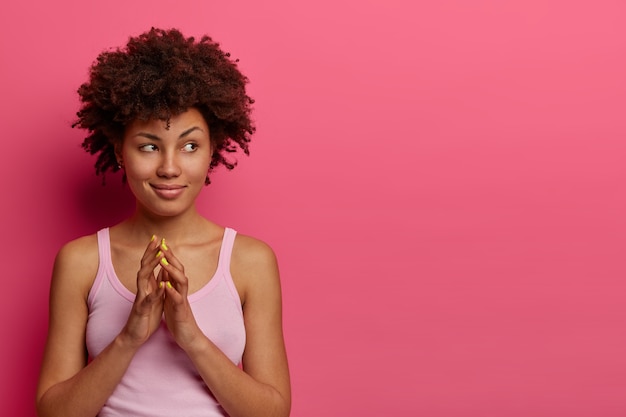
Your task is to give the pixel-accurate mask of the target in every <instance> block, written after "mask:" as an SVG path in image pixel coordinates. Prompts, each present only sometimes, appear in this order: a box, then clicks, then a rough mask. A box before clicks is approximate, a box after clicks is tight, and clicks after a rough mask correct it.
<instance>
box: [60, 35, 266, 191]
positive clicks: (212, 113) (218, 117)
mask: <svg viewBox="0 0 626 417" xmlns="http://www.w3.org/2000/svg"><path fill="white" fill-rule="evenodd" d="M237 62H238V60H232V59H231V58H230V54H229V53H225V52H223V51H222V50H221V49H220V47H219V44H218V43H216V42H214V41H213V40H212V39H211V38H210V37H208V36H203V37H202V38H201V39H200V40H199V41H196V40H195V39H194V38H193V37H189V38H185V37H184V36H183V34H182V33H181V32H180V31H178V30H176V29H171V30H163V29H155V28H152V29H151V30H150V31H148V32H146V33H143V34H141V35H139V36H137V37H131V38H130V39H129V41H128V44H127V45H126V47H125V48H118V49H116V50H111V51H105V52H103V53H101V54H100V55H99V56H98V58H97V60H96V61H95V62H94V63H93V64H92V66H91V68H90V72H89V81H88V82H86V83H84V84H83V85H81V86H80V88H79V89H78V94H79V96H80V100H81V102H82V105H81V108H80V110H79V111H78V113H77V116H78V120H77V121H76V122H74V124H73V125H72V127H80V128H83V129H87V130H88V131H89V135H88V136H87V137H86V138H85V140H84V141H83V144H82V147H83V148H84V149H85V150H86V151H87V152H89V153H90V154H92V155H94V154H98V158H97V160H96V164H95V168H96V174H98V175H99V174H103V175H104V174H105V173H106V171H108V170H111V171H113V172H115V171H117V170H119V169H120V168H119V167H118V165H117V160H116V158H115V151H114V148H115V145H116V144H117V143H120V142H121V140H122V138H123V136H124V129H125V127H126V126H127V125H128V124H130V123H131V122H133V121H134V120H137V119H140V120H150V119H161V120H164V121H166V122H169V119H170V118H171V117H172V116H175V115H177V114H180V113H182V112H184V111H186V110H187V109H189V108H191V107H195V108H197V109H198V110H199V111H200V113H202V115H203V116H204V118H205V120H206V122H207V124H208V126H209V131H210V138H211V143H212V146H213V156H212V160H211V164H210V167H209V170H211V169H213V168H215V167H216V166H218V165H224V166H226V168H228V169H232V168H234V167H235V165H236V162H232V161H229V160H227V159H226V158H225V153H229V152H235V151H236V150H237V147H239V148H241V149H242V150H243V151H244V153H245V154H246V155H248V154H249V150H248V144H249V142H250V135H252V134H253V133H254V131H255V127H254V125H253V123H252V120H251V119H250V113H251V110H252V107H251V106H252V104H253V103H254V100H252V99H251V98H250V97H249V96H248V95H247V94H246V91H245V85H246V83H247V82H248V79H247V78H246V77H245V76H244V75H243V74H241V72H240V71H239V70H238V68H237V64H236V63H237ZM209 182H210V181H209V178H208V176H207V180H206V183H207V184H209Z"/></svg>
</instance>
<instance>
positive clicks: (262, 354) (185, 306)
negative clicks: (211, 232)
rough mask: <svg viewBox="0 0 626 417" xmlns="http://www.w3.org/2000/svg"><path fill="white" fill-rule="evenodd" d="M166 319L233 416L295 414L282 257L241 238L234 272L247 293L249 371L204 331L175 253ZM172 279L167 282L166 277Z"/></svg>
mask: <svg viewBox="0 0 626 417" xmlns="http://www.w3.org/2000/svg"><path fill="white" fill-rule="evenodd" d="M165 256H166V257H167V259H168V261H169V263H170V264H169V265H165V266H164V268H166V269H167V271H168V275H169V276H168V278H169V279H170V281H171V282H172V283H173V287H171V288H170V287H168V286H166V287H167V290H166V300H165V308H164V309H165V318H166V321H167V324H168V327H169V328H170V331H171V332H172V334H173V335H174V338H175V339H176V341H177V342H178V344H179V346H181V348H182V349H184V350H185V351H186V352H187V354H188V355H189V357H190V358H191V360H192V362H193V363H194V365H195V366H196V368H197V369H198V372H199V373H200V375H201V376H202V378H203V380H204V382H205V383H206V385H207V386H208V388H209V389H210V390H211V392H212V393H213V395H215V397H216V398H217V400H218V401H219V403H220V404H221V405H222V407H224V409H225V410H226V412H227V413H228V414H229V415H230V416H231V417H244V416H245V417H254V416H263V417H268V416H276V417H285V416H288V415H289V412H290V408H291V392H290V382H289V370H288V367H287V355H286V352H285V345H284V341H283V332H282V301H281V290H280V280H279V274H278V267H277V264H276V258H275V256H274V253H273V252H272V250H271V249H270V248H269V247H268V246H267V245H265V244H264V243H262V242H260V241H257V240H255V239H252V238H249V237H246V236H242V235H237V238H236V240H235V246H234V248H233V257H232V261H231V271H232V274H233V277H234V279H235V282H236V283H237V284H238V289H239V290H240V293H241V294H242V300H243V310H244V320H245V326H246V348H245V352H244V357H243V370H242V369H241V368H239V367H237V366H235V365H234V364H233V363H232V362H231V361H230V360H229V359H228V358H227V357H226V356H225V355H224V354H223V353H222V352H221V351H220V350H219V348H217V346H215V344H213V343H212V342H211V341H210V340H209V339H208V338H207V337H206V336H204V334H202V332H201V331H200V329H199V328H198V326H197V325H196V323H195V320H194V319H193V315H192V313H191V309H190V308H189V303H188V301H187V279H186V278H185V276H184V271H183V269H182V265H181V264H180V262H178V260H177V259H176V258H175V257H174V256H173V254H172V253H171V251H166V255H165ZM166 279H167V278H166Z"/></svg>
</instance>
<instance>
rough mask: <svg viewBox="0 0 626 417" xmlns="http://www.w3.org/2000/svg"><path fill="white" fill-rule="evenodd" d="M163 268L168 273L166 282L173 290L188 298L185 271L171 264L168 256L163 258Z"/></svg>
mask: <svg viewBox="0 0 626 417" xmlns="http://www.w3.org/2000/svg"><path fill="white" fill-rule="evenodd" d="M161 268H163V269H164V270H165V272H166V273H167V279H166V281H167V282H169V283H170V285H171V286H172V288H174V289H175V290H176V291H178V293H180V295H182V296H183V297H187V290H188V280H187V277H186V276H185V274H184V273H183V271H181V270H180V269H178V268H177V267H175V266H174V265H173V264H171V263H169V261H168V259H167V257H166V256H164V257H163V258H161ZM168 294H169V292H168Z"/></svg>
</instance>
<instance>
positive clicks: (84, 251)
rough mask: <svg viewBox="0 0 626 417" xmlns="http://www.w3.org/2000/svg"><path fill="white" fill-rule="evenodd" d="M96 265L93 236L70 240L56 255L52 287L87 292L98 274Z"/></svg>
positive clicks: (95, 238) (95, 247) (95, 237)
mask: <svg viewBox="0 0 626 417" xmlns="http://www.w3.org/2000/svg"><path fill="white" fill-rule="evenodd" d="M98 264H99V257H98V239H97V236H96V235H95V234H93V235H88V236H83V237H80V238H78V239H75V240H72V241H70V242H68V243H66V244H65V245H63V247H62V248H61V249H60V250H59V252H58V253H57V256H56V259H55V261H54V271H53V277H52V279H53V285H54V284H55V283H56V284H57V285H62V286H66V285H68V286H69V285H72V286H76V287H77V288H80V289H81V290H87V291H88V290H89V287H90V286H91V283H93V280H94V278H95V277H96V274H97V272H98Z"/></svg>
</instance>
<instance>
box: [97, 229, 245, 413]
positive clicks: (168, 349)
mask: <svg viewBox="0 0 626 417" xmlns="http://www.w3.org/2000/svg"><path fill="white" fill-rule="evenodd" d="M235 235H236V232H235V231H234V230H232V229H229V228H226V229H225V231H224V237H223V239H222V246H221V248H220V255H219V260H218V265H217V269H216V271H215V274H214V275H213V277H212V278H211V279H210V280H209V282H208V283H207V284H205V285H204V286H203V287H202V288H201V289H200V290H198V291H196V292H194V293H192V294H189V295H188V300H189V304H190V305H191V309H192V311H193V314H194V317H195V319H196V322H197V323H198V326H199V327H200V329H201V330H202V332H203V333H204V334H205V335H206V336H207V337H208V338H209V339H210V340H211V341H212V342H213V343H214V344H215V345H216V346H217V347H218V348H219V349H220V350H221V351H222V352H224V354H225V355H226V356H227V357H228V358H229V359H230V360H231V361H232V362H233V363H234V364H236V365H239V363H240V362H241V358H242V355H243V350H244V347H245V343H246V334H245V328H244V321H243V311H242V308H241V301H240V299H239V294H238V293H237V289H236V288H235V284H234V283H233V279H232V276H231V274H230V258H231V253H232V247H233V242H234V240H235ZM97 236H98V254H99V266H98V272H97V274H96V278H95V280H94V283H93V285H92V287H91V290H90V291H89V296H88V299H87V304H88V308H89V317H88V321H87V330H86V345H87V351H88V355H89V360H92V359H93V358H95V357H96V356H98V354H99V353H100V352H102V350H104V348H105V347H106V346H108V345H109V344H110V343H111V342H112V341H113V340H114V339H115V337H116V336H117V335H118V334H119V332H120V331H121V330H122V328H123V327H124V325H125V324H126V322H127V320H128V316H129V314H130V311H131V308H132V305H133V301H134V299H135V294H133V293H132V292H131V291H130V290H128V289H127V288H126V287H125V286H124V285H123V284H122V283H121V282H120V280H119V279H118V278H117V275H116V274H115V271H114V269H113V264H112V263H111V247H110V240H109V229H108V228H105V229H102V230H100V231H99V232H98V234H97ZM98 415H99V416H100V417H109V416H133V417H142V416H146V417H148V416H150V417H160V416H163V417H165V416H167V417H173V416H176V417H179V416H180V417H183V416H184V417H209V416H225V415H227V414H226V412H225V411H224V410H223V409H222V408H221V406H220V405H219V404H218V403H217V401H216V400H215V398H214V397H213V395H212V394H211V391H210V390H209V389H208V388H207V386H206V385H205V383H204V381H203V380H202V378H201V377H200V375H199V373H198V372H197V370H196V369H195V367H194V366H193V363H192V362H191V360H190V359H189V357H188V356H187V355H186V354H185V352H184V351H183V350H182V349H181V348H180V347H178V345H177V344H176V342H175V341H174V339H173V337H172V336H171V334H170V332H169V330H168V329H167V327H166V325H165V321H164V320H161V324H160V326H159V328H158V329H157V330H156V331H155V332H154V334H153V335H152V336H151V337H150V339H148V341H147V342H146V343H144V345H142V346H141V348H140V349H139V350H138V351H137V353H136V354H135V356H134V357H133V360H132V362H131V363H130V365H129V367H128V369H127V370H126V373H125V374H124V376H123V378H122V380H121V381H120V383H119V384H118V386H117V387H116V389H115V391H114V392H113V394H112V395H111V397H110V398H109V399H108V400H107V402H106V404H105V405H104V407H103V408H102V410H101V411H100V413H99V414H98Z"/></svg>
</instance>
